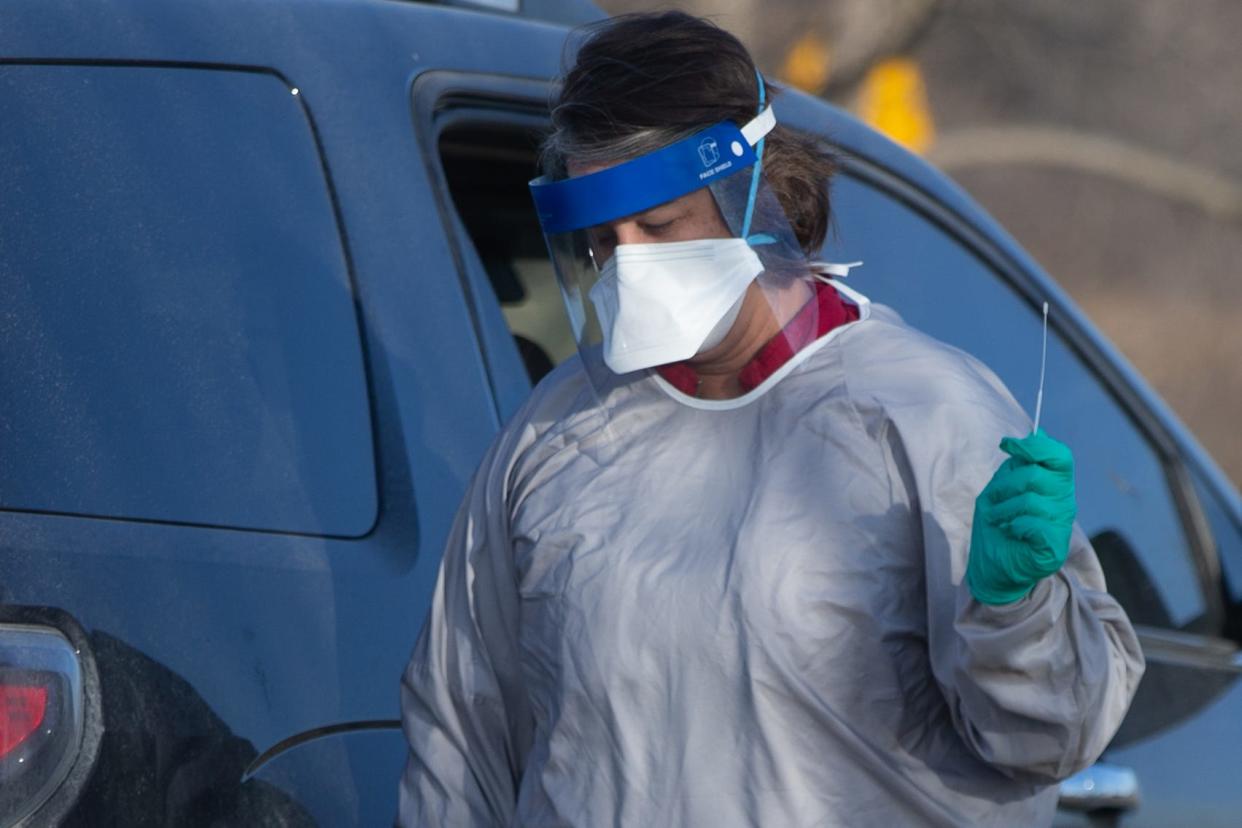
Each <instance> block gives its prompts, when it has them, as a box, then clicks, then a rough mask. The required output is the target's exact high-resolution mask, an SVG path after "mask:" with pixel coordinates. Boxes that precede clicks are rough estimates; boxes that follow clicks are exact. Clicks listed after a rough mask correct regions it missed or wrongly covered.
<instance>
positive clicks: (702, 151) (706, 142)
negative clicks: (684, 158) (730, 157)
mask: <svg viewBox="0 0 1242 828" xmlns="http://www.w3.org/2000/svg"><path fill="white" fill-rule="evenodd" d="M699 159H700V160H702V162H703V166H704V167H710V166H712V165H713V164H715V163H716V162H717V161H719V160H720V151H719V150H717V149H716V139H715V138H712V137H711V136H710V135H709V136H708V137H706V138H704V139H703V140H702V141H700V142H699Z"/></svg>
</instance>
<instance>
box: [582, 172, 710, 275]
mask: <svg viewBox="0 0 1242 828" xmlns="http://www.w3.org/2000/svg"><path fill="white" fill-rule="evenodd" d="M609 166H611V165H609V164H594V165H579V164H576V163H575V162H573V161H570V162H569V164H568V172H569V174H570V176H573V177H577V176H580V175H587V174H589V173H593V172H598V171H599V170H602V169H605V168H607V167H609ZM587 234H588V236H589V238H590V242H591V252H592V254H593V255H594V257H595V263H596V266H598V267H603V266H604V263H605V262H607V261H608V260H609V259H611V258H612V252H613V250H615V249H616V247H617V245H618V244H655V243H659V242H679V241H695V240H698V239H727V238H732V236H733V233H731V232H730V231H729V226H728V225H727V224H725V221H724V219H723V218H722V217H721V215H720V210H719V209H718V208H717V207H716V200H715V199H714V198H713V197H712V194H711V191H710V190H708V188H707V187H704V188H702V189H700V190H695V191H694V192H692V193H688V194H686V195H684V196H682V197H681V198H676V199H673V200H672V201H667V202H665V203H664V204H659V205H657V206H655V207H651V208H649V209H647V210H643V211H642V212H641V213H634V214H633V215H629V216H623V217H622V218H619V219H614V220H612V221H609V222H605V223H603V224H597V225H596V226H594V227H592V228H590V229H589V230H588V231H587Z"/></svg>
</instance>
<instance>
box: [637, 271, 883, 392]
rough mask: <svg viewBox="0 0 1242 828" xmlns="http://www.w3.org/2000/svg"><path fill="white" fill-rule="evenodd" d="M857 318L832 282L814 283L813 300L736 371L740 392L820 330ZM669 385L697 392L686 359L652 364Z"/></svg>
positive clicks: (693, 372) (696, 374) (758, 381)
mask: <svg viewBox="0 0 1242 828" xmlns="http://www.w3.org/2000/svg"><path fill="white" fill-rule="evenodd" d="M856 319H858V307H857V306H856V305H853V304H851V303H849V302H846V301H845V300H844V299H842V298H841V295H840V294H839V293H837V291H836V289H835V288H834V287H832V285H828V284H824V283H823V282H816V283H815V300H814V301H813V302H807V303H806V304H805V305H803V306H802V309H801V310H800V311H798V313H797V314H796V315H795V316H794V318H793V319H791V320H789V324H787V325H786V326H785V328H784V330H782V331H781V333H780V334H778V335H777V336H775V337H773V338H772V339H771V340H769V341H768V343H767V344H766V345H764V346H763V347H762V348H760V349H759V352H758V353H756V354H755V355H754V356H753V357H752V358H751V360H750V362H748V363H746V365H745V366H743V368H742V370H741V371H740V372H738V375H737V381H738V383H739V384H740V385H741V387H742V393H743V394H745V393H747V392H748V391H751V390H753V389H754V388H755V387H757V386H758V385H760V384H761V383H763V381H764V380H766V379H767V378H768V377H770V376H772V375H773V374H775V373H776V371H777V370H778V369H779V368H780V367H781V366H782V365H784V364H785V363H786V362H789V360H790V359H792V358H793V355H794V354H796V353H798V352H799V351H801V350H802V349H803V348H805V347H806V346H807V345H810V344H811V343H812V342H814V341H815V340H817V339H819V338H820V337H821V336H823V335H824V334H826V333H828V332H829V331H831V330H832V329H833V328H836V327H838V326H840V325H844V324H845V323H847V322H853V321H854V320H856ZM656 370H657V371H659V372H660V376H662V377H664V379H665V380H666V381H667V382H668V384H669V385H671V386H673V387H674V388H676V389H677V390H678V391H680V392H681V393H683V394H686V395H687V396H690V397H695V396H698V389H699V372H698V371H696V370H695V368H694V366H693V365H691V364H690V363H689V362H671V363H669V364H668V365H660V366H657V367H656Z"/></svg>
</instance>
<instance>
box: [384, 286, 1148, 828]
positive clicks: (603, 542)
mask: <svg viewBox="0 0 1242 828" xmlns="http://www.w3.org/2000/svg"><path fill="white" fill-rule="evenodd" d="M816 346H818V347H817V349H816V350H814V352H813V353H811V354H810V356H809V357H808V358H806V359H805V361H803V362H801V363H800V364H799V365H797V367H796V368H795V369H794V370H793V371H792V372H791V373H789V375H788V376H785V377H784V378H783V379H780V380H779V381H778V382H777V383H776V384H775V385H774V386H773V387H772V388H771V389H770V390H768V391H767V392H766V393H764V394H762V395H761V396H759V397H758V398H757V399H755V400H753V401H751V402H750V403H748V404H746V405H744V406H741V407H738V408H734V409H731V410H700V409H697V408H693V407H690V406H688V405H685V404H683V403H682V402H678V401H675V400H674V399H672V398H671V397H670V395H669V393H667V392H666V391H665V390H663V389H662V388H661V387H660V386H659V385H658V384H657V382H656V380H655V379H654V378H653V377H652V376H650V375H646V376H639V377H635V376H629V377H625V378H619V379H618V380H617V381H616V383H615V385H614V386H613V387H612V388H610V389H606V391H605V393H604V396H603V400H604V406H603V409H604V411H606V413H607V417H608V427H607V428H601V424H602V419H601V416H600V411H599V409H595V410H594V411H593V410H592V405H593V402H594V399H595V396H594V394H593V393H592V391H591V386H590V384H589V382H588V381H587V373H586V371H584V369H583V367H582V363H581V362H580V361H579V360H578V359H575V360H572V361H571V362H569V363H567V364H566V365H563V366H561V368H559V369H558V370H557V371H556V372H554V373H553V374H552V375H551V376H550V377H548V378H547V379H546V380H545V381H544V382H543V383H541V384H540V386H539V387H538V389H536V391H535V392H534V395H533V397H532V399H531V400H530V401H529V403H528V404H527V405H526V406H525V408H524V409H523V410H522V411H521V412H520V413H519V414H518V415H517V416H516V417H515V419H514V421H513V422H512V423H510V424H509V426H508V427H507V428H506V429H505V430H504V432H503V433H502V434H501V436H500V437H499V439H498V440H497V442H496V444H495V445H494V446H493V447H492V449H491V451H490V452H489V453H488V455H487V457H486V459H485V460H484V461H483V464H482V466H481V468H480V470H479V472H478V474H477V475H476V477H475V479H474V481H473V483H472V484H471V487H470V490H469V493H468V494H467V496H466V499H465V501H464V503H463V504H462V507H461V510H460V512H459V514H458V516H457V520H456V523H455V526H454V528H453V531H452V535H451V537H450V539H449V542H448V546H447V549H446V551H445V555H444V564H443V567H442V570H441V574H440V580H439V582H438V584H437V586H436V591H435V597H434V603H433V605H432V608H431V612H430V616H429V620H428V622H427V625H426V626H425V628H424V629H423V632H422V635H421V637H420V638H419V641H418V644H417V646H416V648H415V652H414V655H413V658H412V660H411V662H410V665H409V668H408V669H407V671H406V674H405V677H404V680H403V685H402V707H403V715H404V726H405V731H406V735H407V738H408V739H409V742H410V745H411V756H410V760H409V764H408V766H407V769H406V772H405V775H404V778H403V780H402V784H401V815H400V821H401V822H402V823H403V824H406V825H429V826H476V825H477V826H482V825H524V826H527V825H529V826H536V825H537V826H553V825H575V826H604V825H625V826H643V828H649V826H664V825H668V826H709V827H710V828H716V826H731V825H762V826H803V825H808V826H809V825H814V826H836V825H840V826H870V825H875V826H884V828H892V826H898V825H944V826H955V828H956V826H963V825H996V826H1018V825H1021V826H1034V825H1041V824H1042V825H1046V824H1048V823H1049V822H1051V819H1052V814H1053V810H1054V808H1055V805H1056V788H1055V785H1053V783H1054V782H1055V781H1056V780H1059V779H1061V778H1063V777H1065V776H1068V775H1070V774H1072V773H1074V772H1075V771H1077V770H1079V769H1081V768H1083V767H1085V766H1087V765H1088V764H1090V763H1091V762H1092V761H1094V760H1095V758H1096V757H1097V756H1098V755H1099V753H1100V752H1101V751H1102V750H1103V749H1104V747H1105V745H1106V744H1107V743H1108V741H1109V739H1110V737H1111V736H1112V734H1113V732H1114V731H1115V730H1116V728H1117V726H1118V725H1119V724H1120V722H1121V719H1122V716H1123V715H1124V714H1125V711H1126V708H1127V706H1128V705H1129V702H1130V699H1131V697H1132V696H1133V693H1134V690H1135V687H1136V685H1137V683H1138V680H1139V677H1140V675H1141V674H1142V671H1143V658H1142V654H1141V652H1140V650H1139V646H1138V643H1137V641H1136V639H1135V636H1134V632H1133V630H1132V629H1131V627H1130V624H1129V622H1128V620H1127V619H1126V617H1125V615H1124V613H1123V612H1122V610H1121V609H1120V608H1119V607H1118V605H1117V603H1116V602H1115V601H1114V600H1113V599H1112V598H1111V597H1110V596H1109V595H1107V594H1106V593H1105V592H1104V580H1103V577H1102V576H1101V573H1100V568H1099V564H1098V563H1097V561H1096V558H1095V554H1094V553H1093V551H1092V550H1091V548H1090V546H1089V545H1088V543H1087V541H1086V539H1085V537H1084V536H1083V533H1082V531H1081V529H1079V528H1077V527H1076V528H1075V533H1074V537H1073V541H1072V544H1073V545H1072V549H1071V551H1070V556H1069V561H1068V563H1067V564H1066V565H1065V567H1064V569H1063V570H1062V571H1061V572H1060V573H1058V574H1057V575H1054V576H1052V577H1050V578H1047V579H1045V580H1044V581H1042V582H1040V584H1039V585H1038V586H1037V587H1036V588H1035V590H1034V591H1033V592H1032V593H1031V594H1030V595H1029V596H1028V597H1027V598H1025V599H1023V600H1021V601H1019V602H1017V603H1014V604H1011V605H1007V606H1001V607H989V606H985V605H982V604H979V603H977V602H975V601H974V600H973V599H972V598H971V596H970V593H969V591H968V589H967V588H966V586H965V584H964V583H963V573H964V571H965V567H966V555H967V548H968V544H969V538H970V524H971V518H972V514H973V505H974V499H975V497H976V495H977V494H978V493H979V491H980V490H981V489H982V488H983V486H984V485H985V484H986V483H987V481H988V479H989V478H990V477H991V475H992V472H993V471H994V470H995V469H996V467H997V466H998V465H999V464H1000V462H1001V460H1002V459H1003V455H1002V454H1001V453H1000V452H999V451H998V449H997V443H998V442H999V440H1000V438H1001V437H1002V436H1004V435H1014V436H1024V435H1026V434H1028V433H1029V432H1030V422H1029V420H1028V418H1027V417H1026V415H1025V414H1024V413H1023V411H1022V410H1021V408H1020V407H1019V406H1018V405H1017V403H1016V402H1015V401H1014V400H1013V398H1012V397H1011V395H1010V394H1009V392H1008V391H1007V390H1006V389H1005V388H1004V386H1003V385H1002V384H1001V383H1000V381H999V380H998V379H997V378H996V377H995V376H994V375H993V374H992V373H991V372H990V371H989V370H988V369H987V368H986V367H984V366H983V365H982V364H980V363H979V362H978V361H976V360H974V359H973V358H971V357H970V356H967V355H965V354H963V353H962V352H960V351H957V350H955V349H953V348H950V347H948V346H946V345H944V344H942V343H939V342H937V341H935V340H933V339H930V338H929V337H926V336H924V335H923V334H921V333H918V332H917V331H914V330H913V329H911V328H909V327H907V326H906V325H905V324H904V323H902V322H901V320H900V319H899V318H898V317H897V316H896V314H894V313H893V312H892V311H890V310H888V309H886V308H883V307H880V306H873V307H872V308H871V313H870V316H869V318H864V319H863V320H861V321H858V322H855V323H852V324H850V325H847V326H845V327H843V328H838V329H837V330H835V331H833V332H831V333H829V334H828V335H827V336H826V337H824V338H823V339H822V340H820V341H819V342H817V343H816V345H813V346H812V348H816ZM808 350H809V349H808Z"/></svg>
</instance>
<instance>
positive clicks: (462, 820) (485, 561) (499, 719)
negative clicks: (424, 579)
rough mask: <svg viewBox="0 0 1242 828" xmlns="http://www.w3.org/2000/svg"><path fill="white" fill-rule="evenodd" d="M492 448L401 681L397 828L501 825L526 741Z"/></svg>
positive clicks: (515, 607) (511, 584)
mask: <svg viewBox="0 0 1242 828" xmlns="http://www.w3.org/2000/svg"><path fill="white" fill-rule="evenodd" d="M501 442H503V441H498V443H497V446H496V447H493V449H492V451H491V452H490V453H489V455H488V457H487V458H486V459H485V460H484V461H483V464H482V465H481V466H480V469H479V472H478V473H477V474H476V476H475V479H474V480H473V481H472V483H471V485H470V488H469V490H468V492H467V494H466V497H465V499H464V500H463V502H462V504H461V507H460V508H459V510H458V513H457V516H456V519H455V520H454V523H453V528H452V531H451V533H450V535H449V540H448V543H447V545H446V547H445V551H444V558H443V561H442V563H441V565H440V574H439V578H438V579H437V582H436V587H435V592H434V595H433V598H432V604H431V608H430V610H429V612H428V616H427V620H426V622H425V623H424V625H423V629H422V632H421V634H420V635H419V638H418V643H417V644H416V645H415V648H414V653H413V655H412V656H411V658H410V662H409V665H408V666H407V667H406V670H405V673H404V675H403V677H402V681H401V716H402V727H403V729H404V731H405V736H406V740H407V742H408V743H409V748H410V753H409V758H408V761H407V764H406V768H405V772H404V775H403V776H402V780H401V785H400V799H399V811H398V818H397V822H398V824H400V825H403V826H445V825H452V826H463V827H464V828H469V827H470V826H493V825H508V824H509V823H510V822H511V820H512V816H513V813H514V810H515V807H516V802H517V790H518V783H519V779H520V777H521V771H522V768H523V766H524V764H525V757H526V753H527V752H528V750H529V745H530V739H531V733H530V731H531V725H530V723H531V721H532V719H531V714H530V711H529V707H528V703H527V700H526V697H525V694H524V691H523V690H522V686H521V682H520V667H519V663H518V658H517V653H518V643H517V638H516V636H517V629H518V612H519V599H518V591H517V580H516V576H515V573H514V566H513V557H512V554H511V551H510V544H509V532H508V519H507V509H506V506H505V502H504V501H505V497H504V494H505V486H504V469H503V465H504V464H503V463H499V462H497V456H498V454H500V453H501V452H500V451H498V449H499V447H500V445H501Z"/></svg>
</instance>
